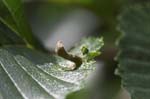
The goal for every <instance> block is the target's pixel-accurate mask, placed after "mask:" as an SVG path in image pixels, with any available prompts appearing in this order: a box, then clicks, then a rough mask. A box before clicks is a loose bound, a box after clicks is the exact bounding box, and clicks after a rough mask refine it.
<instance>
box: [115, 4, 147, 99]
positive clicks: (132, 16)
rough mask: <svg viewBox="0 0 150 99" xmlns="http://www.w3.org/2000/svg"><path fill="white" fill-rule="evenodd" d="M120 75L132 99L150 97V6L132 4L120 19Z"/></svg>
mask: <svg viewBox="0 0 150 99" xmlns="http://www.w3.org/2000/svg"><path fill="white" fill-rule="evenodd" d="M119 22H120V25H119V29H120V31H121V32H122V36H121V39H120V41H119V47H120V52H119V55H118V57H117V59H118V61H119V67H118V74H119V75H120V76H121V77H122V84H123V86H124V87H125V88H126V89H127V90H128V91H129V93H130V94H131V97H132V99H149V98H150V94H149V93H150V4H141V5H139V4H138V5H132V6H129V7H128V8H126V9H125V10H124V11H123V12H122V13H121V16H120V17H119Z"/></svg>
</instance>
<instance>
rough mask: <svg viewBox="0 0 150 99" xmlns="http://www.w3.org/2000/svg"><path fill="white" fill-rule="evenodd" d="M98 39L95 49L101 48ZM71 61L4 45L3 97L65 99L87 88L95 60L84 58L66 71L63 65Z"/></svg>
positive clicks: (0, 52) (0, 58) (0, 55)
mask: <svg viewBox="0 0 150 99" xmlns="http://www.w3.org/2000/svg"><path fill="white" fill-rule="evenodd" d="M93 40H94V39H93ZM95 41H97V39H95V40H94V41H93V42H92V44H93V45H94V44H96V45H97V47H96V46H95V47H94V48H95V49H96V50H95V51H99V50H98V49H99V48H101V47H100V46H101V45H102V44H101V43H102V42H101V43H99V44H98V43H97V42H95ZM87 42H89V41H88V40H87ZM89 43H91V42H89ZM91 48H92V47H91ZM94 48H93V51H94ZM97 48H98V49H97ZM78 50H80V49H78ZM76 51H77V50H76ZM79 52H80V51H79ZM72 54H73V53H72ZM74 54H75V53H74ZM68 61H70V60H66V59H64V58H62V57H59V56H56V55H49V54H48V55H46V54H43V53H39V52H36V51H34V50H31V49H28V48H25V47H5V48H1V49H0V79H1V81H0V93H1V95H2V97H3V98H4V99H64V98H65V96H66V95H67V94H69V93H71V92H74V91H77V90H80V89H82V88H84V86H85V83H86V82H85V81H86V79H87V77H88V75H89V74H90V73H91V72H92V71H93V70H94V69H95V65H94V63H95V62H94V61H92V60H90V61H88V62H87V61H84V62H83V63H82V65H81V66H80V67H78V69H76V70H71V71H68V70H67V71H66V70H64V69H63V68H64V66H66V65H68V64H67V63H68Z"/></svg>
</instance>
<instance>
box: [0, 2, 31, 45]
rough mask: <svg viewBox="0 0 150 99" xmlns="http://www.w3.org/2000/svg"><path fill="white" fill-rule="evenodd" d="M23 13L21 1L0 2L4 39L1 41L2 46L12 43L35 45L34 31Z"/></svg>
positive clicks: (1, 29) (1, 32) (0, 31)
mask: <svg viewBox="0 0 150 99" xmlns="http://www.w3.org/2000/svg"><path fill="white" fill-rule="evenodd" d="M23 12H24V11H23V6H22V4H21V0H0V37H1V38H3V39H0V43H1V44H7V43H8V44H11V41H12V44H14V42H15V43H17V44H18V43H19V44H20V43H21V44H22V42H28V43H29V44H33V43H34V41H33V40H34V39H33V36H32V31H31V29H30V28H29V25H28V23H27V20H26V18H25V15H24V13H23ZM21 39H22V41H21ZM23 40H24V41H23Z"/></svg>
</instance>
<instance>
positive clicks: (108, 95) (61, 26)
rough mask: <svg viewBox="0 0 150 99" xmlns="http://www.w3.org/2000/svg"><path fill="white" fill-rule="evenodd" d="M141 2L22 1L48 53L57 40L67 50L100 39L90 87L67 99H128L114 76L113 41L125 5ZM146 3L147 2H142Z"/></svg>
mask: <svg viewBox="0 0 150 99" xmlns="http://www.w3.org/2000/svg"><path fill="white" fill-rule="evenodd" d="M141 1H142V0H24V4H25V11H26V14H27V17H28V19H29V22H30V24H31V27H32V30H33V32H34V35H35V36H36V37H37V38H38V39H39V40H40V41H41V43H43V45H44V46H45V48H46V49H47V50H48V51H51V52H53V50H54V47H55V43H56V41H57V40H62V41H63V42H64V44H65V46H66V48H67V49H70V48H71V47H72V45H74V44H75V43H76V42H78V41H79V40H80V39H81V38H83V37H86V36H103V37H104V42H105V46H104V47H103V49H102V55H101V56H100V57H98V58H97V61H98V62H97V65H98V66H97V70H96V73H95V74H94V76H93V79H94V80H93V82H92V83H93V85H92V86H91V87H90V90H89V88H87V89H84V90H82V91H79V92H75V93H73V94H71V95H68V97H67V99H88V98H89V99H130V98H129V95H128V93H127V92H126V91H125V90H124V89H122V88H121V85H120V82H121V81H120V78H119V77H118V76H116V75H114V71H115V68H116V67H117V62H116V61H114V57H115V55H116V52H117V47H116V46H115V41H116V39H117V37H118V36H119V35H120V33H119V31H117V30H116V27H117V15H118V14H119V12H120V11H121V9H122V8H123V7H126V6H127V5H128V4H132V3H135V2H136V3H137V2H141ZM145 1H146V0H145Z"/></svg>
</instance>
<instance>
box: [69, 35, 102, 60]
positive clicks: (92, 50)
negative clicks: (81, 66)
mask: <svg viewBox="0 0 150 99" xmlns="http://www.w3.org/2000/svg"><path fill="white" fill-rule="evenodd" d="M103 45H104V42H103V38H94V37H89V38H84V39H82V40H81V42H80V43H79V44H77V45H76V46H75V48H72V49H71V51H70V52H71V53H74V54H76V55H78V56H80V57H82V58H83V59H84V60H85V61H88V60H92V59H94V58H95V57H96V56H98V55H100V52H99V50H100V49H101V47H102V46H103Z"/></svg>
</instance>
